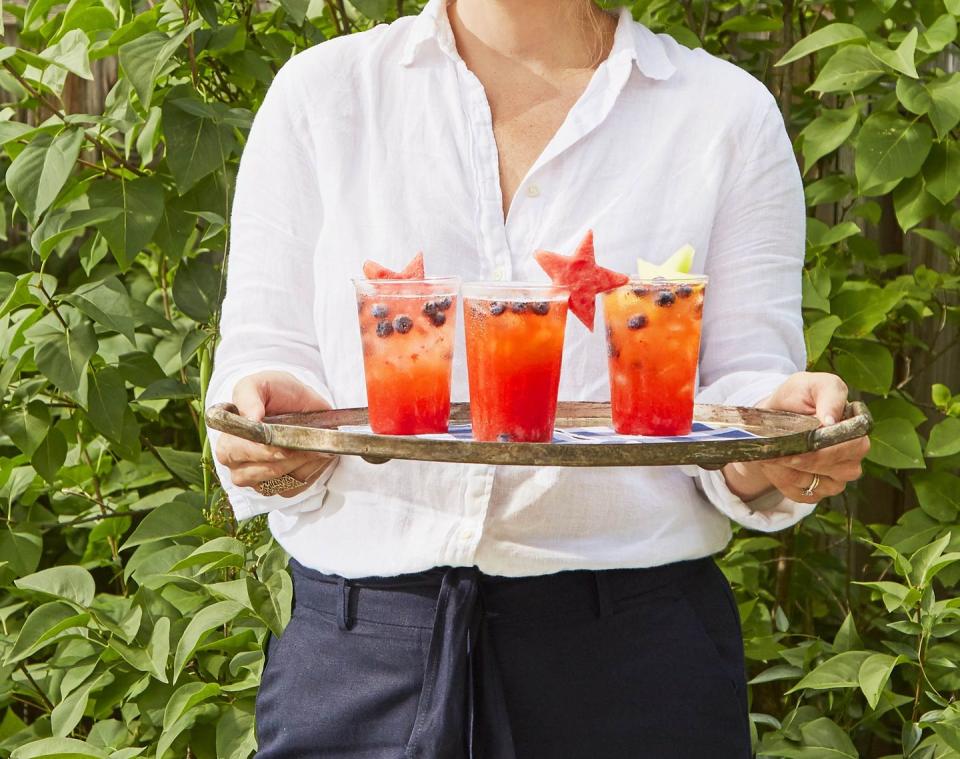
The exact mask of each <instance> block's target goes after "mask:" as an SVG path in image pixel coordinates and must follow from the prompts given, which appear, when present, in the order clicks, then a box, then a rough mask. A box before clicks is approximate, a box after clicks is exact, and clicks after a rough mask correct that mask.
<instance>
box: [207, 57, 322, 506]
mask: <svg viewBox="0 0 960 759" xmlns="http://www.w3.org/2000/svg"><path fill="white" fill-rule="evenodd" d="M292 71H293V69H292V68H291V67H290V66H289V65H288V66H284V67H283V68H281V70H280V72H279V73H278V74H277V77H276V78H275V79H274V81H273V84H272V85H271V86H270V88H269V90H268V91H267V94H266V97H265V98H264V101H263V104H262V105H261V107H260V109H259V110H258V111H257V114H256V117H255V118H254V121H253V124H252V126H251V129H250V133H249V136H248V138H247V142H246V145H245V147H244V151H243V155H242V157H241V159H240V167H239V170H238V174H237V182H236V192H235V195H234V200H233V206H232V209H231V216H230V249H229V250H230V253H229V257H228V259H227V264H226V267H227V274H226V288H225V295H224V300H223V306H222V310H221V316H220V325H219V326H220V341H219V343H218V345H217V348H216V352H215V355H214V362H213V372H212V375H211V378H210V383H209V386H208V389H207V395H206V397H205V399H204V406H205V409H207V408H209V407H210V406H211V405H213V404H215V403H221V402H225V401H230V400H232V397H233V389H234V386H235V385H236V384H237V382H239V381H240V380H241V379H242V378H244V377H247V376H249V375H251V374H254V373H256V372H260V371H267V370H274V371H284V372H288V373H290V374H291V375H293V376H294V377H296V378H297V379H298V380H299V381H300V382H302V383H304V384H305V385H307V386H309V387H311V388H312V389H313V390H314V391H316V392H317V393H318V394H319V395H321V396H322V397H323V398H325V399H326V400H327V401H328V402H329V403H330V405H331V406H333V405H334V402H333V401H334V397H333V393H331V391H330V389H329V387H328V385H327V382H326V377H325V375H324V368H323V361H322V360H321V354H320V349H319V347H318V340H317V333H316V324H315V319H314V298H315V266H316V264H317V261H316V257H317V254H318V251H317V240H318V237H319V234H320V230H321V227H322V224H323V204H322V203H321V197H320V190H319V185H318V181H317V176H316V170H317V169H316V166H317V163H316V155H315V149H314V146H313V143H312V137H311V136H310V135H311V133H310V129H309V124H308V123H307V119H306V117H305V116H304V114H303V113H302V112H301V111H300V110H299V107H298V103H297V96H296V95H295V94H294V93H295V90H294V89H293V88H294V87H295V85H294V84H293V83H291V82H290V79H291V77H293V76H295V74H294V73H292ZM207 433H208V435H209V437H210V449H211V451H213V452H215V451H216V446H217V442H218V441H219V439H220V436H221V435H222V434H223V433H222V432H219V431H217V430H213V429H211V428H209V427H208V428H207ZM212 458H213V464H214V469H215V471H216V473H217V476H218V477H219V479H220V484H221V485H222V487H223V488H224V490H225V492H226V493H227V496H228V498H229V500H230V503H231V505H232V506H233V510H234V513H235V514H236V516H237V518H238V519H248V518H250V517H253V516H256V515H257V514H263V513H266V512H269V511H273V510H275V509H284V510H285V511H290V510H292V509H296V510H301V511H305V510H310V509H313V508H318V507H319V506H320V505H321V504H322V501H323V496H324V494H325V487H324V486H325V483H326V481H327V479H328V478H329V476H330V472H332V470H333V466H332V465H331V466H328V467H327V469H326V470H325V472H324V474H323V475H321V477H320V478H319V479H318V480H316V481H314V482H313V483H311V485H310V487H309V488H307V489H306V490H304V491H303V492H302V493H299V494H297V495H295V496H290V497H284V496H282V495H273V496H264V495H261V494H260V493H258V492H257V491H255V490H254V489H253V488H249V487H237V486H236V485H234V484H233V482H232V480H231V478H230V470H229V469H228V468H227V467H226V466H224V465H223V464H221V463H220V461H219V460H218V459H217V457H216V455H215V453H214V455H213V456H212Z"/></svg>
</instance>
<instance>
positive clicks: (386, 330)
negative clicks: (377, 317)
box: [377, 322, 393, 337]
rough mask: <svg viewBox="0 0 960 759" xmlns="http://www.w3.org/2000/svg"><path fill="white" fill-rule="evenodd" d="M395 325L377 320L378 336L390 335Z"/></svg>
mask: <svg viewBox="0 0 960 759" xmlns="http://www.w3.org/2000/svg"><path fill="white" fill-rule="evenodd" d="M392 334H393V325H392V324H391V323H390V322H377V337H390V335H392Z"/></svg>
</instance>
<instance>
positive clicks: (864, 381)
mask: <svg viewBox="0 0 960 759" xmlns="http://www.w3.org/2000/svg"><path fill="white" fill-rule="evenodd" d="M833 318H836V317H833ZM838 321H839V320H838ZM835 366H836V369H837V371H838V372H839V374H840V376H841V377H842V378H843V379H844V381H845V382H846V383H847V384H848V385H850V386H851V387H855V388H857V389H858V390H863V391H865V392H868V393H873V394H875V395H886V394H887V393H888V392H889V391H890V385H891V384H892V383H893V355H892V354H891V353H890V351H889V350H888V349H887V348H886V347H885V346H883V345H882V344H880V343H873V342H868V341H866V340H844V341H843V342H842V343H838V344H837V345H836V355H835Z"/></svg>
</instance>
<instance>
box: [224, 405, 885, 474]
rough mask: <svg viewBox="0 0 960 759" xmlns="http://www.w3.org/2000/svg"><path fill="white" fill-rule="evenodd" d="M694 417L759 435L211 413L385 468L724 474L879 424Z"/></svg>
mask: <svg viewBox="0 0 960 759" xmlns="http://www.w3.org/2000/svg"><path fill="white" fill-rule="evenodd" d="M694 419H695V420H696V421H700V422H705V423H706V424H709V425H712V426H721V427H722V426H730V427H739V428H741V429H744V430H747V431H748V432H751V433H753V434H754V435H757V437H753V438H741V439H730V440H699V441H698V440H691V441H687V442H651V443H639V444H638V443H584V444H577V443H564V444H558V443H481V442H476V441H473V440H436V439H427V438H419V437H415V436H409V435H372V434H367V433H359V432H346V431H341V430H339V429H337V428H338V427H340V426H354V425H363V424H367V410H366V409H365V408H349V409H334V410H331V411H316V412H310V413H302V414H282V415H278V416H268V417H265V418H264V419H263V421H261V422H255V421H252V420H250V419H247V418H245V417H242V416H239V415H238V414H237V407H236V406H234V405H233V404H232V403H218V404H215V405H213V406H211V407H210V408H209V409H207V413H206V421H207V424H208V425H209V426H210V427H211V428H213V429H215V430H220V431H222V432H227V433H230V434H232V435H237V436H239V437H242V438H245V439H247V440H252V441H253V442H256V443H264V444H267V445H275V446H280V447H283V448H295V449H300V450H309V451H323V452H326V453H336V454H345V455H352V456H361V457H363V458H364V459H366V460H367V461H370V462H371V463H375V464H380V463H384V462H386V461H389V460H390V459H416V460H420V461H446V462H457V463H465V464H511V465H520V466H668V465H679V464H694V465H697V466H701V467H703V468H705V469H718V468H719V467H721V466H723V465H724V464H728V463H730V462H732V461H755V460H758V459H770V458H776V457H778V456H788V455H791V454H796V453H805V452H808V451H815V450H819V449H821V448H827V447H829V446H832V445H837V444H838V443H842V442H844V441H846V440H852V439H854V438H857V437H861V436H862V435H866V434H867V433H868V432H869V431H870V430H871V428H872V426H873V419H872V418H871V416H870V412H869V411H868V410H867V407H866V406H865V405H864V404H863V403H860V402H858V401H856V402H853V403H849V404H847V408H846V411H845V414H844V419H843V420H841V421H840V422H837V423H836V424H833V425H830V426H829V427H819V426H818V425H819V422H818V421H817V419H816V418H815V417H813V416H808V415H804V414H793V413H789V412H786V411H767V410H765V409H757V408H747V407H743V406H718V405H709V404H697V405H696V406H695V407H694ZM450 421H451V422H452V423H457V422H469V421H470V405H469V404H467V403H456V404H453V406H452V407H451V412H450ZM610 424H611V419H610V404H609V403H584V402H563V401H561V402H560V403H558V404H557V420H556V426H557V427H559V428H575V427H591V426H610Z"/></svg>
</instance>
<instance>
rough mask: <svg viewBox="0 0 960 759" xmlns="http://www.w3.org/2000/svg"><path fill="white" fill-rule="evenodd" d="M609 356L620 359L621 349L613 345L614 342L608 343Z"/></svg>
mask: <svg viewBox="0 0 960 759" xmlns="http://www.w3.org/2000/svg"><path fill="white" fill-rule="evenodd" d="M607 355H608V356H610V358H620V349H619V348H618V347H617V346H616V345H614V344H613V341H609V342H608V343H607Z"/></svg>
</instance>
